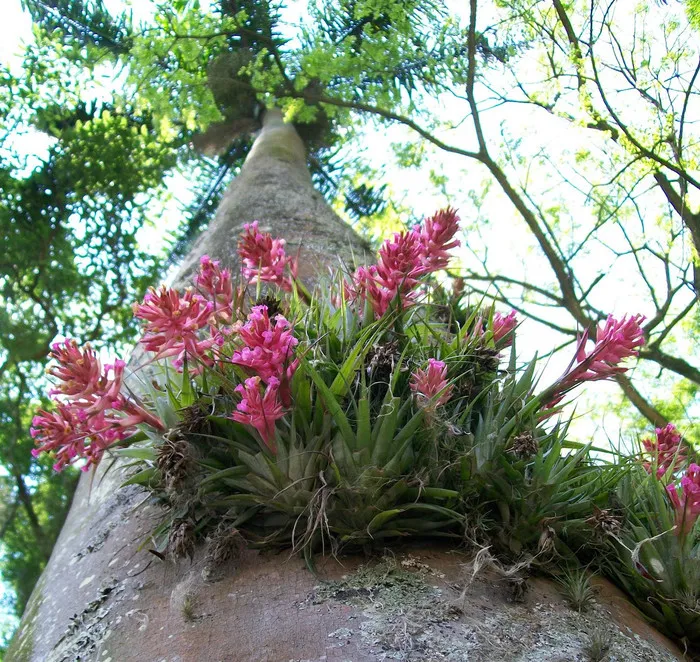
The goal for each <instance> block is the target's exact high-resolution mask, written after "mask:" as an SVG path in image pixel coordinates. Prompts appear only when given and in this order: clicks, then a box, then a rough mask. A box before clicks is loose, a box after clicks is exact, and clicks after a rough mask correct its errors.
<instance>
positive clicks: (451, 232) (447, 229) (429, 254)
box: [418, 207, 460, 273]
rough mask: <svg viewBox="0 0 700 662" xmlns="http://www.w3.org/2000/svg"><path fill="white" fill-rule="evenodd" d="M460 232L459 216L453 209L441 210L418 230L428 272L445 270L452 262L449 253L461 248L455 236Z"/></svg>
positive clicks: (424, 263) (423, 260)
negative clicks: (451, 250) (453, 249)
mask: <svg viewBox="0 0 700 662" xmlns="http://www.w3.org/2000/svg"><path fill="white" fill-rule="evenodd" d="M458 230H459V216H457V211H456V210H455V209H453V208H452V207H447V208H446V209H441V210H440V211H438V212H437V213H435V214H433V216H431V217H430V218H426V219H425V221H423V226H422V227H421V228H419V229H418V231H419V233H420V241H421V258H422V262H423V267H424V269H425V270H426V273H427V272H428V271H437V270H439V269H444V268H445V267H446V266H447V265H448V263H449V260H450V255H449V253H448V252H447V251H449V250H450V249H452V248H456V247H457V246H459V243H460V242H459V240H457V239H455V238H454V236H455V235H456V234H457V231H458Z"/></svg>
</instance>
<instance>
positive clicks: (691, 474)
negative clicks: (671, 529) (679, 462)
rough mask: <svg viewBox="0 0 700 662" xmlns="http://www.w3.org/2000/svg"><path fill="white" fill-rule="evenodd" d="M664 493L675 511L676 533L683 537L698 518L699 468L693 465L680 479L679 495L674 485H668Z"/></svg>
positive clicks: (699, 515)
mask: <svg viewBox="0 0 700 662" xmlns="http://www.w3.org/2000/svg"><path fill="white" fill-rule="evenodd" d="M666 491H667V492H668V495H669V497H671V503H672V504H673V508H674V510H675V511H676V525H677V527H678V528H677V530H676V533H677V534H678V535H684V534H685V533H687V532H688V531H690V529H692V528H693V525H694V524H695V522H696V520H697V519H698V517H700V466H698V465H697V464H695V463H693V464H691V465H690V466H689V467H688V469H687V470H686V472H685V476H683V478H681V494H680V495H679V494H678V487H677V486H676V485H668V486H667V487H666Z"/></svg>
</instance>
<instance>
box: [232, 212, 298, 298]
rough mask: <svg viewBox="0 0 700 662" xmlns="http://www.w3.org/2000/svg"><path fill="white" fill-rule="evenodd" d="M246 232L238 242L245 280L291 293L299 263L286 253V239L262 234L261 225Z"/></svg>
mask: <svg viewBox="0 0 700 662" xmlns="http://www.w3.org/2000/svg"><path fill="white" fill-rule="evenodd" d="M243 228H244V230H245V232H244V233H243V236H242V237H241V239H240V241H239V242H238V255H239V256H240V258H241V263H242V267H241V272H242V273H243V277H244V278H245V279H246V280H247V281H248V282H249V283H256V282H265V283H274V284H275V285H277V286H278V287H280V288H281V289H283V290H285V291H286V292H291V290H292V278H296V275H297V261H296V259H295V258H292V257H289V256H288V255H287V254H286V253H285V250H284V246H285V241H284V239H273V238H272V235H271V234H269V233H267V232H260V230H259V229H258V222H257V221H253V222H252V223H246V224H245V225H244V226H243ZM288 272H289V274H291V276H292V278H290V276H289V275H288Z"/></svg>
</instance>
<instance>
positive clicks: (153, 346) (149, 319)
mask: <svg viewBox="0 0 700 662" xmlns="http://www.w3.org/2000/svg"><path fill="white" fill-rule="evenodd" d="M133 308H134V317H136V318H138V319H142V320H145V321H146V326H145V333H144V336H143V338H141V340H140V341H139V342H141V343H142V344H143V346H144V347H145V348H146V350H148V351H149V352H153V353H154V354H156V358H165V357H167V356H177V355H181V358H182V357H184V356H192V357H202V356H203V355H204V352H205V351H206V350H207V349H210V348H211V347H212V346H213V345H214V344H215V342H216V341H215V338H213V337H211V338H207V339H205V340H200V337H199V334H198V331H199V330H200V329H203V328H205V327H206V326H207V325H208V324H209V319H210V317H211V315H212V313H213V311H214V303H213V302H211V301H205V300H204V298H203V297H201V296H200V295H199V294H195V292H194V291H193V290H191V289H188V290H186V291H185V294H184V295H182V296H181V295H180V293H179V292H178V291H177V290H173V289H170V288H167V287H165V285H163V286H162V287H161V288H160V290H155V289H154V288H151V289H150V290H149V291H148V293H147V294H146V296H145V297H144V299H143V303H141V304H134V306H133Z"/></svg>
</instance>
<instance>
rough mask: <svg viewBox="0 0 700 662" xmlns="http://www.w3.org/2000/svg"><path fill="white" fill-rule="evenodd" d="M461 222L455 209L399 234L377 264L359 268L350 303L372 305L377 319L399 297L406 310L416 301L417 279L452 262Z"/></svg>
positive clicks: (348, 290)
mask: <svg viewBox="0 0 700 662" xmlns="http://www.w3.org/2000/svg"><path fill="white" fill-rule="evenodd" d="M458 223H459V218H458V217H457V214H456V212H455V211H454V210H453V209H446V210H443V211H440V212H438V213H437V214H435V215H434V216H432V217H431V218H429V219H426V220H425V222H424V224H423V225H422V226H417V227H415V228H413V229H412V230H409V231H406V232H397V233H395V234H394V236H393V237H392V238H391V239H387V240H386V241H384V243H383V244H382V246H381V247H380V249H379V257H378V260H377V264H375V265H372V266H370V267H359V268H358V269H357V270H356V271H355V273H354V274H353V276H352V281H351V282H349V283H348V282H346V283H345V286H344V296H345V297H347V299H348V301H350V302H352V301H357V300H359V301H361V302H364V301H369V302H370V304H371V306H372V309H373V310H374V313H375V316H377V317H381V316H382V315H383V314H384V313H385V312H386V311H387V309H388V308H389V306H390V304H391V303H392V302H393V301H394V300H395V299H396V298H397V297H398V298H399V300H400V307H401V308H407V307H408V306H410V305H412V304H413V303H414V301H415V298H416V292H415V288H416V286H417V285H418V283H419V281H418V279H419V278H420V277H421V276H424V275H426V274H428V273H432V272H433V271H437V270H438V269H443V268H444V267H446V266H447V263H448V261H449V254H448V252H447V251H448V250H449V249H451V248H454V247H455V246H458V245H459V241H458V240H456V239H454V235H455V233H456V232H457V230H458Z"/></svg>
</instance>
